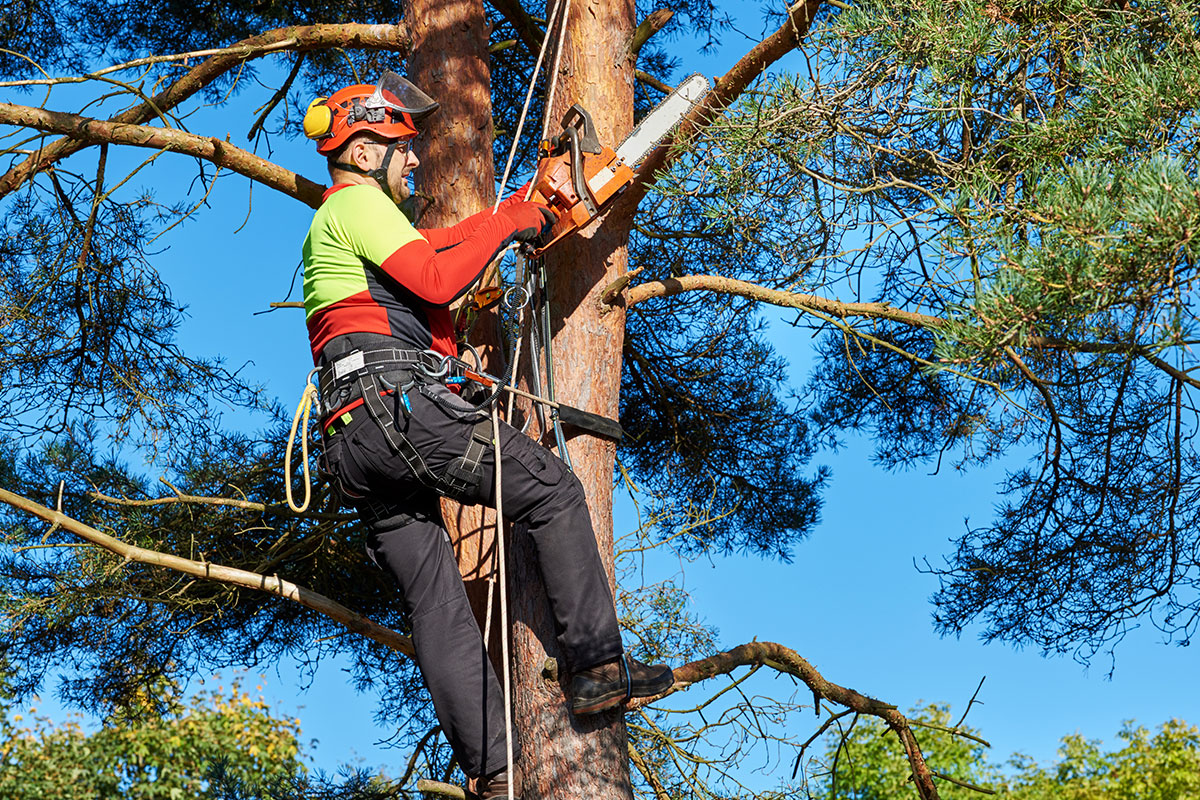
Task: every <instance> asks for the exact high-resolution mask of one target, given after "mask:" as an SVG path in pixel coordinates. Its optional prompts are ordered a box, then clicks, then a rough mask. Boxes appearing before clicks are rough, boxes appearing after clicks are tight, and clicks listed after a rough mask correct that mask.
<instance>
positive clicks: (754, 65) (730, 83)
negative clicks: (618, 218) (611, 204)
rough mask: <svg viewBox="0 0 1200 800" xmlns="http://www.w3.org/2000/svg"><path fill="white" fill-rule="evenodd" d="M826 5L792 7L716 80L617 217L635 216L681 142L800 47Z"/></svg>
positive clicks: (654, 157)
mask: <svg viewBox="0 0 1200 800" xmlns="http://www.w3.org/2000/svg"><path fill="white" fill-rule="evenodd" d="M825 1H826V0H801V2H799V3H796V4H795V5H793V6H791V7H790V8H789V9H788V13H787V19H785V20H784V22H783V24H782V25H781V26H779V29H778V30H776V31H775V32H774V33H772V34H771V35H770V36H768V37H767V38H765V39H763V40H762V41H761V42H759V43H758V44H757V45H755V46H754V47H753V48H752V49H751V50H750V51H749V52H748V53H746V55H744V56H742V57H741V58H740V59H739V60H738V62H737V63H736V64H734V65H733V67H732V68H730V70H729V71H728V72H726V73H725V74H724V75H722V76H721V77H720V78H719V79H718V80H717V84H716V86H714V87H713V90H712V91H711V92H709V93H708V95H707V96H706V97H705V98H704V99H703V100H702V101H701V102H700V103H699V104H697V106H696V107H695V108H693V109H692V111H691V113H690V114H688V115H687V117H686V118H685V119H684V120H683V122H682V123H680V125H679V127H678V128H676V129H675V132H674V133H673V134H672V135H671V136H669V137H667V139H666V141H664V142H663V143H662V144H660V145H659V146H658V147H656V148H654V150H652V151H650V153H649V155H647V156H646V158H645V159H644V160H643V161H642V163H641V166H639V167H638V174H637V178H636V179H635V180H634V182H633V185H632V186H630V187H629V188H628V189H627V190H626V191H625V193H624V195H623V199H621V200H619V201H618V203H619V204H620V206H621V208H620V209H616V211H617V213H618V215H620V214H622V212H623V213H624V214H629V215H631V214H632V211H633V209H636V208H637V206H638V203H640V202H641V201H642V198H643V197H645V195H646V191H647V190H648V189H649V185H650V183H651V182H652V181H653V179H654V175H655V173H657V172H658V171H659V170H661V169H663V168H664V167H665V166H666V165H667V164H668V163H670V161H671V160H672V158H674V156H673V155H672V151H673V150H674V148H675V146H676V145H677V144H678V143H679V142H682V141H685V140H686V139H688V138H689V137H690V136H692V135H693V134H695V133H696V131H698V130H700V129H701V128H703V127H705V126H706V125H707V124H708V122H709V121H710V120H712V119H714V118H715V117H716V116H717V115H718V114H720V113H721V112H722V111H723V110H724V109H725V108H727V107H728V106H729V104H730V103H732V102H733V101H734V100H736V99H737V98H738V97H739V96H740V95H741V94H742V92H744V91H745V90H746V87H748V86H749V85H750V83H751V82H752V81H754V79H756V78H757V77H758V76H759V75H762V74H763V72H765V71H766V69H767V68H768V67H770V66H771V65H772V64H774V63H775V62H776V61H778V60H779V59H781V58H783V56H785V55H787V54H788V53H790V52H791V51H792V50H793V49H794V48H796V47H798V46H799V45H800V43H801V42H802V41H803V40H804V37H805V36H807V35H808V31H809V28H810V27H811V26H812V21H813V17H815V16H816V14H817V11H818V10H819V9H820V7H821V5H822V3H823V2H825Z"/></svg>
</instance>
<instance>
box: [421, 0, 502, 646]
mask: <svg viewBox="0 0 1200 800" xmlns="http://www.w3.org/2000/svg"><path fill="white" fill-rule="evenodd" d="M407 19H408V26H409V31H410V33H411V35H412V38H413V43H412V50H411V53H410V55H409V58H408V76H409V79H410V80H412V81H413V82H414V83H415V84H417V86H419V87H420V88H421V89H422V90H424V91H425V92H426V93H427V94H429V96H430V97H432V98H433V99H434V100H437V101H438V102H439V103H440V104H441V108H440V109H439V110H438V111H437V113H435V114H433V115H432V116H430V117H429V118H428V121H427V122H426V124H425V126H424V127H425V130H424V132H423V133H424V135H423V136H422V138H421V140H420V142H419V145H418V148H417V155H418V156H419V157H420V159H421V166H420V168H419V169H418V170H417V173H416V188H417V191H418V192H419V193H420V195H422V197H423V198H424V199H426V201H427V202H428V205H427V206H426V207H425V212H424V214H423V215H422V217H421V219H420V221H419V223H418V224H419V225H420V226H421V227H425V228H437V227H444V226H447V225H453V224H455V223H457V222H459V221H460V220H462V219H463V218H465V217H469V216H470V215H472V214H475V213H477V212H479V211H482V210H484V209H485V208H489V207H490V206H491V205H492V204H493V203H494V202H495V197H496V193H495V167H494V163H493V159H492V138H493V128H492V97H491V72H490V67H489V59H488V51H487V43H488V23H487V19H486V18H485V16H484V8H483V2H482V0H410V2H409V3H408V12H407ZM489 322H493V323H494V318H493V317H491V316H490V315H489V317H488V318H487V319H484V320H481V322H480V324H479V325H478V327H477V330H478V331H479V332H480V333H481V334H483V340H482V341H475V342H474V343H475V344H476V346H477V347H479V349H480V351H481V352H482V353H484V355H485V358H486V357H487V356H488V355H489V354H490V352H491V350H490V347H491V346H493V345H494V344H495V343H496V340H497V338H498V337H497V336H496V334H495V331H494V325H489V324H488V323H489ZM489 366H490V365H489ZM442 516H443V519H444V520H445V522H446V527H447V529H448V530H449V533H450V539H451V541H452V542H454V548H455V553H456V555H457V557H458V565H459V571H460V572H461V573H462V576H463V581H464V583H465V584H466V587H467V596H468V597H469V598H470V600H471V605H472V607H473V609H474V610H475V616H476V619H478V620H479V622H480V628H481V629H483V628H484V627H485V626H484V613H485V608H486V605H487V592H488V579H489V577H491V574H492V572H493V569H494V563H495V562H494V556H493V551H492V548H493V545H494V541H495V535H494V524H495V523H494V521H493V518H492V515H491V513H490V512H489V513H487V515H486V517H485V515H484V513H483V509H482V508H481V507H479V506H462V505H459V504H458V503H455V502H452V501H449V500H443V501H442ZM492 630H493V635H492V636H491V641H489V642H488V651H489V652H490V653H492V654H493V660H494V661H495V664H496V666H497V668H499V666H500V662H499V660H498V655H496V654H498V653H499V651H500V640H499V638H498V637H499V630H498V626H496V625H494V624H493V626H492Z"/></svg>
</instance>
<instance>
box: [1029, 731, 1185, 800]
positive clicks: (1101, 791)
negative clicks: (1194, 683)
mask: <svg viewBox="0 0 1200 800" xmlns="http://www.w3.org/2000/svg"><path fill="white" fill-rule="evenodd" d="M1117 737H1118V739H1119V740H1120V741H1121V743H1122V744H1121V747H1120V748H1119V749H1117V750H1113V751H1111V752H1103V751H1102V750H1101V749H1100V745H1099V743H1097V742H1094V741H1089V740H1087V739H1084V738H1083V737H1082V736H1080V735H1078V734H1074V735H1071V736H1066V737H1064V738H1063V740H1062V745H1061V746H1060V747H1059V752H1058V760H1057V761H1056V762H1055V763H1054V764H1052V765H1050V766H1046V767H1043V766H1040V765H1038V764H1035V763H1034V762H1033V761H1032V760H1031V759H1029V758H1026V757H1021V756H1017V757H1015V758H1014V761H1013V764H1014V766H1015V767H1016V768H1017V769H1018V771H1017V773H1016V774H1015V775H1013V776H1012V777H1011V778H1009V779H1008V780H1007V781H1006V789H1007V791H1006V794H1007V795H1008V796H1010V797H1012V798H1013V800H1049V799H1050V798H1059V799H1061V800H1101V798H1103V800H1184V799H1185V798H1190V797H1196V796H1197V795H1198V794H1200V730H1197V728H1196V727H1195V726H1194V725H1188V724H1187V723H1185V722H1183V721H1182V720H1170V721H1168V722H1164V723H1163V724H1162V725H1160V726H1159V728H1158V730H1157V731H1155V732H1153V733H1152V732H1151V731H1149V730H1148V729H1146V728H1144V727H1142V726H1140V725H1138V726H1135V725H1134V724H1133V723H1132V722H1127V723H1126V724H1125V726H1124V727H1123V728H1122V729H1121V732H1120V733H1119V734H1117Z"/></svg>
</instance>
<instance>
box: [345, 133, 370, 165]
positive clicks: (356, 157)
mask: <svg viewBox="0 0 1200 800" xmlns="http://www.w3.org/2000/svg"><path fill="white" fill-rule="evenodd" d="M370 143H371V142H370V140H369V139H366V138H363V137H361V136H357V137H355V138H354V139H353V140H352V141H351V142H350V146H349V147H348V148H346V161H348V162H349V163H351V164H353V165H355V166H356V167H358V168H359V169H372V168H373V167H374V166H375V165H374V164H373V163H372V161H371V150H372V148H370V147H367V145H369V144H370Z"/></svg>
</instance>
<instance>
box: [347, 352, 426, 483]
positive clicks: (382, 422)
mask: <svg viewBox="0 0 1200 800" xmlns="http://www.w3.org/2000/svg"><path fill="white" fill-rule="evenodd" d="M358 389H359V392H360V393H361V395H362V399H363V405H364V406H366V409H367V413H368V414H370V415H371V419H373V420H374V421H375V424H376V425H378V426H379V430H381V431H382V432H383V436H384V438H385V439H387V443H388V446H389V447H391V448H392V450H393V451H395V453H396V455H398V456H400V457H401V458H402V459H404V463H405V464H407V465H408V468H409V469H410V470H412V473H413V475H415V476H416V477H417V480H419V481H421V483H423V484H425V485H426V486H428V487H429V488H431V489H435V490H440V489H441V488H442V485H441V481H439V480H438V477H437V475H434V474H433V470H431V469H429V465H428V464H426V463H425V459H423V458H421V454H420V453H418V452H417V449H416V448H415V447H413V445H412V442H410V441H409V440H408V437H407V436H405V435H404V434H403V433H401V432H400V431H399V430H398V429H397V428H396V421H395V417H393V416H392V415H391V413H390V412H389V409H388V407H387V405H386V404H385V403H384V402H383V398H382V397H380V395H379V383H378V379H377V377H376V376H374V375H364V376H363V377H361V378H359V379H358Z"/></svg>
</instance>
